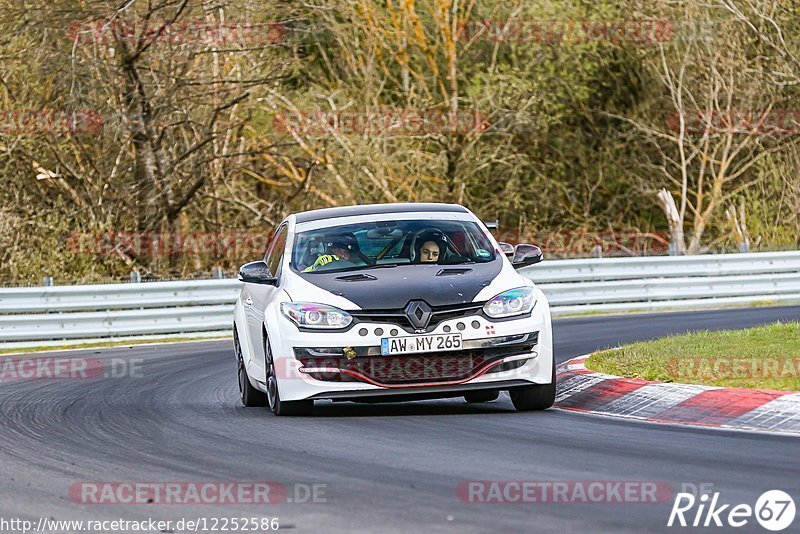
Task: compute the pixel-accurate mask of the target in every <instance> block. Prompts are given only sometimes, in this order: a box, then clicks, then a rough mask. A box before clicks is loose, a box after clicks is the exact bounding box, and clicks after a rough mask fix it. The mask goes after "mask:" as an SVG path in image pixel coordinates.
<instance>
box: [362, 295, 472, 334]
mask: <svg viewBox="0 0 800 534" xmlns="http://www.w3.org/2000/svg"><path fill="white" fill-rule="evenodd" d="M483 304H484V303H483V302H470V303H467V304H456V305H452V306H432V307H431V319H430V322H429V323H428V326H427V328H425V331H426V332H431V331H433V330H434V329H435V328H436V327H437V326H439V324H440V323H441V322H442V321H448V320H450V319H457V318H459V317H468V316H470V315H476V314H478V313H480V310H481V308H483ZM348 313H350V315H352V316H353V318H354V319H355V320H356V321H357V322H364V323H380V324H392V325H397V326H399V327H401V328H403V329H405V330H407V331H408V332H414V327H413V325H412V324H411V322H410V321H409V320H408V317H406V314H405V311H403V310H402V309H399V310H397V309H392V310H361V311H352V312H348Z"/></svg>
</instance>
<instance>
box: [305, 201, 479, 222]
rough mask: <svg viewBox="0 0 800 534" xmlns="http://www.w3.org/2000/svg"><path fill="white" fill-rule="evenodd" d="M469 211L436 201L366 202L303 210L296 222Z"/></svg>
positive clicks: (455, 205) (456, 205) (462, 207)
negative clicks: (396, 214) (356, 204)
mask: <svg viewBox="0 0 800 534" xmlns="http://www.w3.org/2000/svg"><path fill="white" fill-rule="evenodd" d="M430 212H446V213H469V211H467V208H465V207H464V206H459V205H458V204H443V203H436V202H404V203H395V204H365V205H361V206H342V207H338V208H324V209H320V210H311V211H303V212H300V213H297V214H295V222H296V223H298V224H300V223H306V222H311V221H321V220H324V219H338V218H339V217H353V216H358V215H387V214H391V213H430Z"/></svg>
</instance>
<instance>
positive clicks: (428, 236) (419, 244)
mask: <svg viewBox="0 0 800 534" xmlns="http://www.w3.org/2000/svg"><path fill="white" fill-rule="evenodd" d="M446 241H447V238H446V237H445V235H444V234H443V233H442V232H440V231H439V230H426V231H424V232H421V233H420V234H418V235H417V239H416V241H415V244H414V253H415V256H414V257H415V258H416V261H417V262H419V263H438V262H439V259H440V258H442V257H443V256H444V252H445V250H446V248H447V244H446Z"/></svg>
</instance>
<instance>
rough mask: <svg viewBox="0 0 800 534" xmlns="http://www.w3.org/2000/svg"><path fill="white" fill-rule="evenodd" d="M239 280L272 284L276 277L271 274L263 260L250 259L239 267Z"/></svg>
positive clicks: (276, 280) (274, 282)
mask: <svg viewBox="0 0 800 534" xmlns="http://www.w3.org/2000/svg"><path fill="white" fill-rule="evenodd" d="M239 280H240V281H242V282H246V283H250V284H266V285H270V286H274V285H276V284H277V283H278V279H277V278H275V275H274V274H272V273H271V272H270V270H269V267H268V266H267V263H266V262H265V261H264V260H259V261H251V262H250V263H245V264H244V265H242V266H241V267H239Z"/></svg>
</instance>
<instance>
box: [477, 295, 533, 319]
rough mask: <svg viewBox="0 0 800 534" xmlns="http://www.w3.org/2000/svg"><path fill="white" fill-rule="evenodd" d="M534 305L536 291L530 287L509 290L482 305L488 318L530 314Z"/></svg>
mask: <svg viewBox="0 0 800 534" xmlns="http://www.w3.org/2000/svg"><path fill="white" fill-rule="evenodd" d="M535 305H536V290H535V289H534V288H532V287H518V288H516V289H509V290H508V291H504V292H502V293H500V294H499V295H497V296H495V297H493V298H492V299H491V300H490V301H489V302H487V303H486V304H484V306H483V311H484V312H485V313H486V315H488V316H489V317H495V318H498V317H511V316H512V315H522V314H524V313H530V311H531V310H532V309H533V307H534V306H535Z"/></svg>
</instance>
